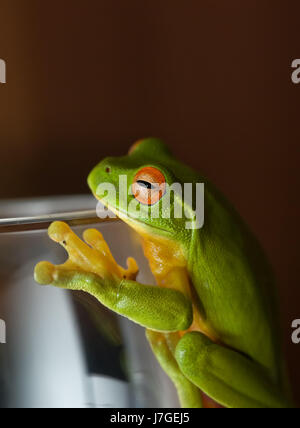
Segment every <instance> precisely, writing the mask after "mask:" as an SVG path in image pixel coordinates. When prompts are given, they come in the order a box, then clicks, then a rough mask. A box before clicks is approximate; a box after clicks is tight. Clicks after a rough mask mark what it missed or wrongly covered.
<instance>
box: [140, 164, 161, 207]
mask: <svg viewBox="0 0 300 428" xmlns="http://www.w3.org/2000/svg"><path fill="white" fill-rule="evenodd" d="M165 192H166V179H165V177H164V175H163V173H162V172H160V171H159V170H158V169H156V168H153V167H146V168H143V169H141V170H140V171H139V172H138V173H137V174H136V176H135V177H134V180H133V184H132V193H133V196H134V197H135V199H137V200H138V201H139V202H140V203H141V204H143V205H154V204H156V203H157V202H158V201H160V199H161V198H162V197H163V196H164V194H165Z"/></svg>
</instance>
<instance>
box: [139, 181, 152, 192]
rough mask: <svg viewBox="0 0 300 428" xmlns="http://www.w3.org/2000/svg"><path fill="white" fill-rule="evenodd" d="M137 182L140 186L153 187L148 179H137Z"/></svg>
mask: <svg viewBox="0 0 300 428" xmlns="http://www.w3.org/2000/svg"><path fill="white" fill-rule="evenodd" d="M137 183H138V184H139V185H140V186H142V187H146V189H148V190H152V189H153V188H154V187H153V186H152V184H151V183H149V182H148V181H144V180H138V181H137Z"/></svg>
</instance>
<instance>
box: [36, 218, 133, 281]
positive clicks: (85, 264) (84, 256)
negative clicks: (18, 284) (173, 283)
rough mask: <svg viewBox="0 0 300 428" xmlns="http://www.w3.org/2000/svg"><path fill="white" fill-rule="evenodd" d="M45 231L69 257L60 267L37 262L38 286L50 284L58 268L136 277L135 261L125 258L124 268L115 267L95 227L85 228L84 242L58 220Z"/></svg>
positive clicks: (106, 275)
mask: <svg viewBox="0 0 300 428" xmlns="http://www.w3.org/2000/svg"><path fill="white" fill-rule="evenodd" d="M48 233H49V236H50V238H51V239H52V240H53V241H55V242H57V243H59V244H60V245H62V246H63V247H64V248H65V250H66V251H67V252H68V255H69V257H68V260H67V261H66V263H64V264H63V265H61V266H53V265H52V264H51V263H48V262H42V263H39V264H38V265H37V266H36V269H35V279H36V281H37V282H38V283H40V284H42V285H46V284H51V283H53V282H54V281H55V276H56V274H57V273H58V272H59V271H78V272H82V271H84V272H89V273H93V274H96V275H98V276H99V277H101V278H102V279H109V280H118V279H120V278H126V279H132V280H135V279H136V276H137V274H138V271H139V269H138V266H137V263H136V261H135V260H134V259H132V258H129V259H128V260H127V265H128V268H127V269H123V268H122V267H121V266H119V265H118V264H117V262H116V261H115V259H114V258H113V256H112V254H111V251H110V249H109V247H108V245H107V243H106V242H105V240H104V238H103V236H102V234H101V233H100V232H99V231H98V230H96V229H89V230H86V231H85V232H84V235H83V237H84V240H85V242H83V241H82V240H81V239H80V238H79V237H78V236H77V235H76V234H75V233H74V232H73V231H72V230H71V228H70V227H69V226H68V225H67V224H66V223H62V222H55V223H52V224H51V226H50V227H49V231H48Z"/></svg>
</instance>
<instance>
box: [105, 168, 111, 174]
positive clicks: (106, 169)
mask: <svg viewBox="0 0 300 428" xmlns="http://www.w3.org/2000/svg"><path fill="white" fill-rule="evenodd" d="M105 172H107V174H109V173H110V172H111V168H110V167H109V166H107V167H106V168H105Z"/></svg>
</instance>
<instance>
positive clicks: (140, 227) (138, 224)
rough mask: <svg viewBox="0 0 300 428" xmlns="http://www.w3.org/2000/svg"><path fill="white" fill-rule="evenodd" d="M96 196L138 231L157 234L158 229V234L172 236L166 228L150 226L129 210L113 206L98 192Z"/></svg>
mask: <svg viewBox="0 0 300 428" xmlns="http://www.w3.org/2000/svg"><path fill="white" fill-rule="evenodd" d="M93 193H94V192H93ZM94 196H95V198H96V199H97V200H98V201H99V202H101V204H103V205H104V206H105V207H106V208H108V209H109V210H110V211H111V212H112V213H113V214H115V215H116V216H117V217H118V218H119V219H120V220H122V221H124V223H126V224H128V225H129V226H130V227H131V228H132V229H134V230H135V231H136V232H138V233H140V234H147V232H149V233H150V234H155V231H157V234H158V235H160V236H161V234H164V235H165V236H166V238H172V234H171V233H170V232H168V231H166V230H165V229H163V228H160V227H157V226H149V225H148V224H147V223H145V222H143V221H141V220H139V219H137V218H136V217H132V216H130V215H129V214H128V212H125V211H121V210H119V209H118V208H116V207H113V206H111V205H110V204H109V203H108V202H107V201H106V200H105V201H104V200H103V199H101V198H99V196H97V195H96V193H94Z"/></svg>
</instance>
